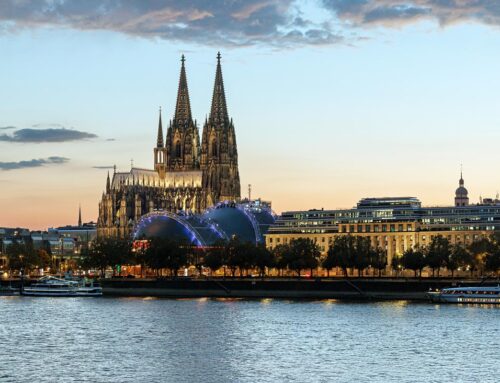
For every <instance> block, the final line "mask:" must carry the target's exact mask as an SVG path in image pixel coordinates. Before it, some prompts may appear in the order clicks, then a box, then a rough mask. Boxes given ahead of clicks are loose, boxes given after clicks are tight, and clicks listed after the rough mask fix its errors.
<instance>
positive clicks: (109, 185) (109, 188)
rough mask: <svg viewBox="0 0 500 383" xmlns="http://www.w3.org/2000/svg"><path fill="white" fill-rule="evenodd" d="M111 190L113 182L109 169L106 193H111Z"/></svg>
mask: <svg viewBox="0 0 500 383" xmlns="http://www.w3.org/2000/svg"><path fill="white" fill-rule="evenodd" d="M110 190H111V182H110V180H109V170H108V178H107V179H106V193H109V191H110Z"/></svg>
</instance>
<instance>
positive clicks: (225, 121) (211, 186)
mask: <svg viewBox="0 0 500 383" xmlns="http://www.w3.org/2000/svg"><path fill="white" fill-rule="evenodd" d="M220 61H221V55H220V53H218V54H217V70H216V72H215V83H214V90H213V96H212V106H211V109H210V115H209V117H208V119H207V120H206V121H205V124H204V126H203V135H202V144H201V164H200V165H201V166H200V167H201V170H203V188H205V189H206V190H207V206H211V205H214V204H215V203H216V202H217V201H238V200H239V199H240V192H241V191H240V175H239V171H238V151H237V147H236V134H235V131H234V125H233V121H232V119H229V115H228V112H227V104H226V95H225V92H224V81H223V79H222V68H221V62H220Z"/></svg>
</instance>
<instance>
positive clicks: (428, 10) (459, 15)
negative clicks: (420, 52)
mask: <svg viewBox="0 0 500 383" xmlns="http://www.w3.org/2000/svg"><path fill="white" fill-rule="evenodd" d="M322 2H323V5H324V7H325V8H327V9H328V10H330V11H332V13H333V14H334V15H335V16H336V17H337V18H338V19H340V20H341V21H344V22H349V23H351V24H352V25H355V26H358V27H359V26H369V25H383V26H403V25H406V24H409V23H414V22H417V21H420V20H433V21H437V22H438V23H439V24H440V25H443V26H446V25H449V24H453V23H460V22H471V21H473V22H479V23H483V24H488V25H496V26H499V25H500V2H498V1H496V0H322Z"/></svg>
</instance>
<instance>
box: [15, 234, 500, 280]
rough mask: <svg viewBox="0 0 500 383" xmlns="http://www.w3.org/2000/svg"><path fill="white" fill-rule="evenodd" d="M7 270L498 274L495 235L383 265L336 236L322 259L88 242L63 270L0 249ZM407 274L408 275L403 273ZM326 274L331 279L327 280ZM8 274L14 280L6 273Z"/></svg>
mask: <svg viewBox="0 0 500 383" xmlns="http://www.w3.org/2000/svg"><path fill="white" fill-rule="evenodd" d="M6 254H7V265H8V268H9V269H10V270H20V269H24V270H25V271H26V272H27V273H29V272H30V271H31V272H32V271H35V270H40V269H41V268H43V269H46V272H51V271H52V272H60V271H61V270H62V269H66V270H67V269H68V268H72V269H73V271H74V272H76V271H77V270H80V272H81V273H84V274H89V273H90V274H91V275H93V276H98V277H100V278H104V277H105V276H112V277H123V276H129V277H135V278H138V277H162V278H163V277H170V278H177V277H179V276H198V277H222V278H228V277H233V278H235V277H239V278H242V277H259V278H276V277H297V278H300V277H301V276H302V277H304V276H306V277H309V278H313V277H330V276H331V275H335V276H343V277H345V278H353V277H359V278H361V277H370V276H371V277H383V276H385V277H387V276H390V277H392V278H393V277H409V276H413V277H415V278H422V277H423V271H424V270H425V271H426V275H427V276H428V277H432V278H436V277H437V278H440V277H451V278H453V277H455V276H457V272H458V276H459V277H460V278H462V279H463V278H466V277H469V278H483V277H485V276H492V277H496V276H498V272H499V271H500V234H498V235H492V236H491V237H489V238H482V239H480V240H478V241H475V242H473V243H472V244H470V245H469V246H467V247H465V246H463V245H460V244H456V245H451V244H450V242H449V241H448V239H447V238H445V237H442V236H436V237H434V238H433V240H432V242H431V243H430V245H429V246H428V247H426V248H415V249H409V250H408V251H406V252H405V253H403V254H402V255H401V256H399V257H394V258H393V259H392V262H391V264H390V265H389V264H388V261H387V252H386V251H385V250H384V249H381V248H373V247H371V246H370V240H369V239H368V238H363V237H356V236H350V235H345V236H339V237H337V238H336V239H335V241H334V242H333V244H332V246H331V247H330V249H329V250H328V252H327V254H326V255H325V256H321V252H320V250H319V247H318V246H317V245H316V244H315V243H314V242H313V241H311V240H309V239H295V240H293V241H291V242H290V243H289V244H286V245H285V244H283V245H279V246H277V247H275V248H274V249H272V250H270V249H267V248H266V247H265V246H263V245H257V246H256V245H255V244H251V243H245V242H241V241H239V240H238V238H233V239H231V240H229V241H220V242H217V243H215V244H214V245H213V246H211V247H208V248H204V249H202V248H199V247H195V246H192V245H190V244H189V243H186V242H183V241H180V240H175V239H163V238H152V239H150V240H142V241H136V242H134V243H132V242H130V241H127V240H121V239H114V238H101V239H98V240H96V241H95V242H94V243H93V244H92V246H90V247H89V248H88V249H84V250H83V251H82V253H81V254H80V257H79V258H78V259H77V260H73V262H72V263H70V264H65V265H64V267H63V265H59V266H60V267H59V268H58V267H56V265H55V264H54V260H55V257H52V256H51V254H50V253H49V252H48V251H47V250H46V249H37V250H35V249H34V248H33V246H32V245H31V244H29V243H14V244H12V245H10V246H8V247H7V250H6ZM408 270H409V271H411V273H410V274H409V273H408ZM332 271H333V273H332ZM14 274H15V273H14Z"/></svg>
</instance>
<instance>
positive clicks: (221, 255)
mask: <svg viewBox="0 0 500 383" xmlns="http://www.w3.org/2000/svg"><path fill="white" fill-rule="evenodd" d="M226 245H227V243H226V241H223V240H219V241H217V242H216V243H214V244H213V245H212V247H210V249H209V250H208V251H207V253H206V254H205V257H204V260H203V263H204V265H205V266H206V267H208V268H209V269H210V270H211V271H212V273H215V272H216V271H217V270H219V269H220V268H221V267H222V266H223V265H225V263H226V260H225V255H226Z"/></svg>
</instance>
